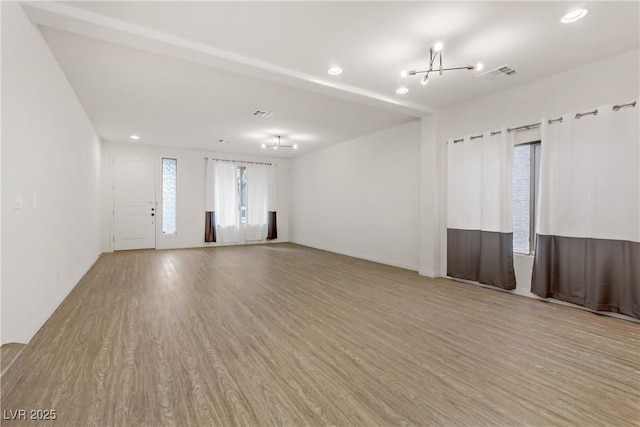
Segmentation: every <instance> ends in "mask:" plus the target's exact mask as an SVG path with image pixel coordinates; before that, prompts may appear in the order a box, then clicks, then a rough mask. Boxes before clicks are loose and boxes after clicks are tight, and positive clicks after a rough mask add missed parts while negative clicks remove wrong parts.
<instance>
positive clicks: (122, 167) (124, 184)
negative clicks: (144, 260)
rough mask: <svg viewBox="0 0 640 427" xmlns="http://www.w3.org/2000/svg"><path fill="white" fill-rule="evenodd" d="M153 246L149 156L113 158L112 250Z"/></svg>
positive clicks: (152, 169)
mask: <svg viewBox="0 0 640 427" xmlns="http://www.w3.org/2000/svg"><path fill="white" fill-rule="evenodd" d="M155 247H156V172H155V158H154V157H153V156H133V155H125V154H115V155H114V156H113V249H114V250H116V251H117V250H122V249H147V248H155Z"/></svg>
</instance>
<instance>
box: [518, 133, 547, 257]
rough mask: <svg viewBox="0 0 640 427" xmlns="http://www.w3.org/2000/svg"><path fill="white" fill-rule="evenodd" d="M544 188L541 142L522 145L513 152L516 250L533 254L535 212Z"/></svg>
mask: <svg viewBox="0 0 640 427" xmlns="http://www.w3.org/2000/svg"><path fill="white" fill-rule="evenodd" d="M539 186H540V143H532V144H523V145H518V146H516V147H515V148H514V150H513V186H512V203H513V251H514V252H515V253H519V254H526V255H531V254H533V249H534V248H533V247H534V237H535V235H534V233H535V217H536V215H535V212H536V207H537V200H538V188H539Z"/></svg>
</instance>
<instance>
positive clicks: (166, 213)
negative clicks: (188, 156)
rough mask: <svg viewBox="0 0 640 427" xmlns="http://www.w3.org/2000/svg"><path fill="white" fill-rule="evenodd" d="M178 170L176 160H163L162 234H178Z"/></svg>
mask: <svg viewBox="0 0 640 427" xmlns="http://www.w3.org/2000/svg"><path fill="white" fill-rule="evenodd" d="M177 168H178V161H177V160H176V159H162V234H176V182H177Z"/></svg>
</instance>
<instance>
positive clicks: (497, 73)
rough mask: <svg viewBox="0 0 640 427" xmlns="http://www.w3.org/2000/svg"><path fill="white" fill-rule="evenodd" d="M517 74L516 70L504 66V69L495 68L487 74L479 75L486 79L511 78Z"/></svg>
mask: <svg viewBox="0 0 640 427" xmlns="http://www.w3.org/2000/svg"><path fill="white" fill-rule="evenodd" d="M515 73H516V70H514V69H513V68H511V67H509V66H508V65H503V66H502V67H498V68H494V69H493V70H489V71H487V72H486V73H482V74H479V75H478V77H480V76H486V77H502V76H511V75H513V74H515Z"/></svg>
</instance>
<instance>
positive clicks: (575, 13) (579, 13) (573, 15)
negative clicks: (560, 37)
mask: <svg viewBox="0 0 640 427" xmlns="http://www.w3.org/2000/svg"><path fill="white" fill-rule="evenodd" d="M587 12H588V10H587V9H576V10H572V11H571V12H568V13H567V14H566V15H564V16H563V17H562V19H560V22H562V23H563V24H569V23H571V22H576V21H577V20H578V19H582V18H584V17H585V16H586V15H587Z"/></svg>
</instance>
